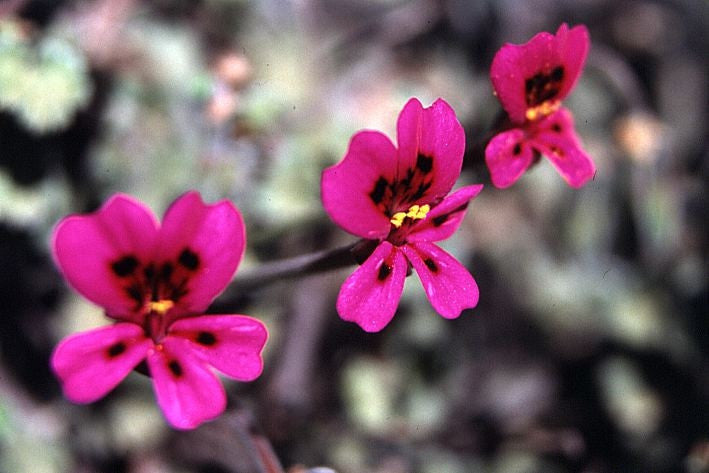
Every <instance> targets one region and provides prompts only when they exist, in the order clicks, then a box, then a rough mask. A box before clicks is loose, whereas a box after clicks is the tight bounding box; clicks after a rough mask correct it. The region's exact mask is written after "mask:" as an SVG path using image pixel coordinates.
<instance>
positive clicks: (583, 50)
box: [556, 23, 591, 100]
mask: <svg viewBox="0 0 709 473" xmlns="http://www.w3.org/2000/svg"><path fill="white" fill-rule="evenodd" d="M556 40H557V45H558V46H557V47H558V49H559V56H560V57H561V58H562V62H563V65H564V67H565V69H566V77H565V79H564V81H563V82H562V86H561V90H560V91H559V96H558V99H559V100H563V99H564V98H565V97H566V96H567V95H569V92H571V90H572V89H573V88H574V86H575V85H576V82H578V79H579V77H581V71H582V70H583V65H584V63H585V62H586V56H588V51H589V49H590V48H591V40H590V37H589V34H588V29H587V28H586V27H585V26H584V25H576V26H574V27H573V28H571V29H569V27H568V26H567V24H566V23H562V25H561V26H559V29H558V30H557V32H556Z"/></svg>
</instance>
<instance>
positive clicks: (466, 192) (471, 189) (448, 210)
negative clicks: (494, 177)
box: [406, 184, 483, 242]
mask: <svg viewBox="0 0 709 473" xmlns="http://www.w3.org/2000/svg"><path fill="white" fill-rule="evenodd" d="M482 188H483V186H482V184H477V185H473V186H466V187H462V188H460V189H458V190H457V191H455V192H453V193H452V194H450V195H448V196H447V197H446V198H445V199H443V201H442V202H441V203H440V204H438V205H437V206H435V207H434V208H433V209H432V210H431V211H430V212H429V213H428V215H426V218H425V219H424V220H420V222H421V223H417V224H415V226H414V227H413V228H412V229H411V233H410V234H409V235H408V237H407V238H406V241H409V242H414V241H440V240H445V239H446V238H449V237H450V236H451V235H453V233H455V231H456V230H457V229H458V227H459V226H460V223H461V222H462V221H463V217H464V216H465V211H466V209H467V208H468V204H469V203H470V201H471V200H472V199H473V198H475V196H477V195H478V194H479V193H480V191H481V190H482Z"/></svg>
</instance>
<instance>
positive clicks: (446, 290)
mask: <svg viewBox="0 0 709 473" xmlns="http://www.w3.org/2000/svg"><path fill="white" fill-rule="evenodd" d="M401 249H402V251H403V252H404V254H405V255H406V257H407V258H408V260H409V261H410V262H411V264H412V265H413V267H414V269H415V270H416V273H417V274H418V275H419V278H420V279H421V284H423V289H424V291H426V296H428V300H429V301H430V302H431V305H432V306H433V308H434V309H435V310H436V312H438V313H439V314H441V315H442V316H443V317H445V318H447V319H455V318H456V317H458V316H459V315H460V313H461V311H462V310H463V309H467V308H473V307H475V306H476V305H477V304H478V298H479V292H478V285H477V284H476V283H475V279H473V277H472V276H471V275H470V273H469V272H468V270H467V269H465V267H463V265H462V264H460V263H459V262H458V260H456V259H455V258H453V257H452V256H451V255H449V254H448V253H446V252H445V251H443V250H442V249H440V248H439V247H437V246H436V245H434V244H433V243H425V242H418V243H412V244H408V245H404V246H402V247H401Z"/></svg>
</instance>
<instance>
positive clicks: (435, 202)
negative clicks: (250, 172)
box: [322, 99, 482, 332]
mask: <svg viewBox="0 0 709 473" xmlns="http://www.w3.org/2000/svg"><path fill="white" fill-rule="evenodd" d="M397 137H398V143H399V148H398V149H397V148H395V147H394V145H393V144H392V142H391V141H389V139H388V138H387V137H386V136H385V135H383V134H382V133H379V132H377V131H361V132H359V133H357V134H356V135H354V136H353V137H352V140H351V141H350V146H349V149H348V150H347V154H346V155H345V157H344V158H343V160H342V161H341V162H340V163H339V164H336V165H335V166H332V167H330V168H328V169H326V170H325V171H324V172H323V176H322V200H323V205H324V207H325V210H326V211H327V212H328V213H329V214H330V217H331V218H332V219H333V220H334V221H335V222H336V223H337V224H338V225H340V226H341V227H342V228H344V229H345V230H347V231H348V232H350V233H352V234H354V235H357V236H360V237H363V238H367V239H371V240H378V241H379V243H378V245H377V247H376V249H375V250H374V252H373V253H372V254H371V255H370V256H369V257H368V258H367V260H366V261H365V262H364V264H362V266H360V267H359V268H358V269H357V270H355V272H354V273H352V274H351V275H350V276H349V277H348V278H347V280H346V281H345V282H344V284H343V285H342V288H341V289H340V294H339V296H338V298H337V311H338V313H339V314H340V317H342V318H343V319H344V320H348V321H353V322H356V323H357V324H359V325H360V326H361V327H362V328H363V329H364V330H366V331H368V332H377V331H379V330H381V329H383V328H384V327H385V326H386V325H387V324H388V323H389V321H390V320H391V319H392V317H393V316H394V313H395V312H396V307H397V305H398V304H399V299H400V298H401V293H402V291H403V288H404V279H405V278H406V274H407V272H408V270H409V265H411V266H413V268H414V269H415V270H416V273H417V274H418V276H419V278H420V279H421V282H422V283H423V287H424V290H425V291H426V295H427V296H428V300H429V301H430V302H431V305H433V308H434V309H435V310H436V311H437V312H438V313H439V314H441V315H442V316H443V317H446V318H456V317H458V316H459V315H460V313H461V311H462V310H463V309H465V308H472V307H475V305H477V303H478V287H477V284H476V283H475V280H474V279H473V277H472V276H471V275H470V273H468V271H467V270H466V269H465V268H464V267H463V265H461V264H460V263H459V262H458V261H457V260H456V259H455V258H453V257H452V256H451V255H449V254H448V253H446V252H445V251H443V250H442V249H441V248H439V247H438V246H436V245H434V244H433V243H432V242H434V241H439V240H444V239H446V238H448V237H449V236H451V235H452V234H453V233H454V232H455V231H456V229H457V228H458V226H459V225H460V223H461V221H462V220H463V216H464V215H465V210H466V208H467V207H468V203H469V201H470V200H471V199H472V198H473V197H475V196H476V195H477V194H478V193H479V192H480V191H481V190H482V185H473V186H467V187H463V188H461V189H459V190H457V191H455V192H453V193H452V194H450V195H448V193H449V192H450V190H451V188H452V187H453V184H454V183H455V181H456V179H457V178H458V176H459V175H460V170H461V167H462V164H463V152H464V150H465V135H464V133H463V128H462V127H461V125H460V123H458V120H457V119H456V117H455V112H454V111H453V109H452V108H451V107H450V105H448V104H447V103H446V102H444V101H443V100H441V99H438V100H436V102H434V103H433V105H432V106H431V107H429V108H426V109H424V108H423V107H422V106H421V103H420V102H419V101H418V100H416V99H411V100H409V102H408V103H407V104H406V106H405V107H404V109H403V110H402V111H401V114H400V115H399V121H398V123H397Z"/></svg>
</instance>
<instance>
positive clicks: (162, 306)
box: [148, 299, 175, 315]
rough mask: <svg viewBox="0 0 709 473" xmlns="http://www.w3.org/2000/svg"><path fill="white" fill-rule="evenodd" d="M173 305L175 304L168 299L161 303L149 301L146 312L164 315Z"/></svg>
mask: <svg viewBox="0 0 709 473" xmlns="http://www.w3.org/2000/svg"><path fill="white" fill-rule="evenodd" d="M174 305H175V303H174V302H172V301H171V300H169V299H163V300H161V301H150V302H148V310H149V311H150V312H155V313H157V314H160V315H165V313H166V312H167V311H168V310H170V309H172V307H173V306H174Z"/></svg>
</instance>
